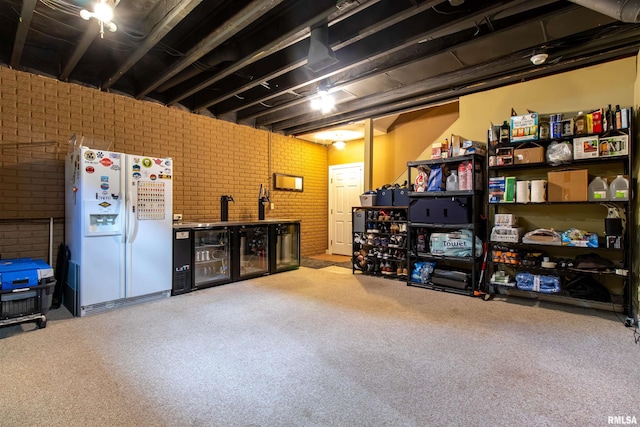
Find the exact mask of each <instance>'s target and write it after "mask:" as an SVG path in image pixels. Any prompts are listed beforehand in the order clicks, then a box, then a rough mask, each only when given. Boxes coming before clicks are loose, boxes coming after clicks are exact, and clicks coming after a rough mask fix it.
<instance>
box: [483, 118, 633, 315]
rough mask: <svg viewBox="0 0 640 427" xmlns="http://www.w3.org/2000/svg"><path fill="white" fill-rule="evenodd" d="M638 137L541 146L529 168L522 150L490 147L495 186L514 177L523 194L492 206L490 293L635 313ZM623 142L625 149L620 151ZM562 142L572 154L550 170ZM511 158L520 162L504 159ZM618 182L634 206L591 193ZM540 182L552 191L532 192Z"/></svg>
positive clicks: (625, 133)
mask: <svg viewBox="0 0 640 427" xmlns="http://www.w3.org/2000/svg"><path fill="white" fill-rule="evenodd" d="M632 137H633V133H632V131H631V129H630V128H627V129H623V130H618V131H613V132H609V133H607V134H605V135H602V134H586V135H579V136H572V135H565V136H562V137H559V138H555V139H554V140H547V139H542V140H538V141H536V146H537V147H540V148H538V150H539V152H540V153H539V155H536V156H535V161H534V162H529V163H522V156H519V155H518V147H519V144H515V143H514V144H509V143H499V144H492V145H490V146H489V155H490V156H491V162H490V165H488V167H487V175H488V177H489V180H490V181H493V182H501V181H502V180H503V179H505V178H507V177H508V178H509V179H511V181H512V183H511V184H510V185H511V186H512V187H513V186H514V185H515V186H516V187H517V190H516V191H515V193H514V195H512V196H509V197H507V198H506V200H505V199H504V197H502V196H501V195H499V196H498V197H495V198H490V201H492V202H494V203H489V205H488V206H489V210H488V215H487V216H488V221H489V233H488V240H489V242H488V253H489V259H488V265H487V275H486V283H487V288H488V289H487V290H488V292H490V293H500V294H506V295H513V296H520V297H528V298H536V299H541V300H546V301H553V302H559V303H566V304H572V305H578V306H581V307H590V308H598V309H603V310H613V311H617V312H627V313H629V312H630V311H631V292H632V291H631V285H632V283H631V282H632V281H631V274H632V272H631V265H632V259H633V256H634V255H633V254H634V248H633V245H632V243H633V240H632V238H633V236H632V234H631V233H634V232H635V226H634V215H635V210H636V207H635V203H634V199H635V197H634V195H633V192H634V189H635V186H636V184H635V178H634V177H633V170H634V165H633V153H632V150H633V143H632V142H631V140H632ZM619 141H626V142H625V143H624V144H620V146H618V145H617V142H619ZM558 143H561V144H564V146H565V148H567V149H568V150H569V151H568V153H569V155H568V156H566V157H565V158H564V159H563V161H562V163H559V164H554V165H552V164H549V163H548V157H549V156H548V155H549V150H550V147H551V148H552V149H557V148H558ZM612 145H615V147H613V146H612ZM571 150H572V151H573V153H572V152H571ZM612 150H619V151H617V152H616V151H612ZM511 151H513V159H514V161H511V160H509V161H506V162H505V161H504V159H502V158H500V156H501V154H502V153H508V154H510V153H511ZM588 153H590V154H589V156H593V157H588V156H587V154H588ZM518 160H520V163H518ZM618 175H623V176H625V177H626V178H627V179H628V181H629V194H628V200H607V199H606V198H607V194H606V193H604V192H603V193H602V194H597V193H596V194H590V192H589V184H590V183H591V182H592V181H593V180H594V179H595V178H596V177H602V179H603V180H608V182H609V185H611V180H612V179H613V178H615V177H616V176H618ZM533 182H538V183H541V184H542V185H546V192H542V191H543V190H542V189H541V187H539V188H538V189H537V190H536V189H533V188H532V186H530V185H529V184H528V183H531V184H533ZM494 187H495V186H494ZM495 188H497V187H495ZM489 191H490V192H492V191H493V190H492V189H490V190H489ZM534 193H538V194H534ZM592 193H593V192H592ZM608 216H609V217H619V218H617V219H616V218H609V219H607V217H608ZM621 228H624V231H622V230H621Z"/></svg>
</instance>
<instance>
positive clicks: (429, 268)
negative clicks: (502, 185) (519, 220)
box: [407, 154, 486, 295]
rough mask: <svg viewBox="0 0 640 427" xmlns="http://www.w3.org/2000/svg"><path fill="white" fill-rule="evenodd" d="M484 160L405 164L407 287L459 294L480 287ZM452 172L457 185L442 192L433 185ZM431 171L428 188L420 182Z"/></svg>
mask: <svg viewBox="0 0 640 427" xmlns="http://www.w3.org/2000/svg"><path fill="white" fill-rule="evenodd" d="M484 164H485V158H484V157H483V156H481V155H477V154H473V155H465V156H457V157H451V158H446V159H435V160H423V161H415V162H408V163H407V166H408V168H409V171H408V178H409V182H410V183H411V182H414V181H415V182H414V187H413V190H414V191H411V192H409V207H408V219H409V222H408V252H407V255H408V266H409V275H408V277H407V284H408V285H410V286H417V287H423V288H428V289H434V290H441V291H448V292H454V293H460V294H465V295H474V294H476V293H477V292H478V291H480V290H481V288H482V286H481V283H480V282H481V275H480V272H481V264H482V255H483V247H484V243H483V239H484V236H485V230H486V221H485V220H484V214H485V209H484V206H485V204H484V202H485V196H484V195H485V192H484V188H485V181H484V167H485V166H484ZM458 170H460V171H461V174H460V175H459V176H458V179H459V180H460V181H459V182H460V183H463V184H462V186H460V185H458V187H453V188H450V189H449V191H447V190H446V187H445V185H444V184H442V185H440V184H439V183H441V182H442V181H443V180H444V179H446V177H447V176H448V175H449V174H450V173H451V172H452V171H456V172H457V171H458ZM433 171H439V172H438V173H439V174H441V178H438V180H439V183H436V184H435V187H434V186H432V187H431V188H429V187H428V186H426V185H423V184H424V181H425V180H427V179H428V178H429V175H430V174H432V173H434V172H433ZM463 180H464V181H463ZM460 187H462V189H460ZM456 188H457V189H456ZM416 190H422V191H416Z"/></svg>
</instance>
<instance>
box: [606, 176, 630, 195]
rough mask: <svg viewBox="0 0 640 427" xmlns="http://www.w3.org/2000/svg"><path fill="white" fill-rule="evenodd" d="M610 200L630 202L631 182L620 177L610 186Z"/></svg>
mask: <svg viewBox="0 0 640 427" xmlns="http://www.w3.org/2000/svg"><path fill="white" fill-rule="evenodd" d="M609 194H610V195H611V196H610V197H609V200H629V180H628V179H627V178H625V177H624V176H622V175H618V176H617V177H616V178H615V179H614V180H613V181H611V185H610V186H609Z"/></svg>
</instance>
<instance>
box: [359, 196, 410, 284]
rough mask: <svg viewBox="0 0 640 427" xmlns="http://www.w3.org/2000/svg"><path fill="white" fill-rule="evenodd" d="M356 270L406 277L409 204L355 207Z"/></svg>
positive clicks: (365, 272) (393, 276)
mask: <svg viewBox="0 0 640 427" xmlns="http://www.w3.org/2000/svg"><path fill="white" fill-rule="evenodd" d="M351 213H352V224H353V263H352V264H353V267H352V272H353V273H356V272H359V273H362V274H368V275H375V276H383V277H387V278H390V279H400V280H405V279H406V277H407V275H408V269H407V207H406V206H357V207H353V208H352V210H351Z"/></svg>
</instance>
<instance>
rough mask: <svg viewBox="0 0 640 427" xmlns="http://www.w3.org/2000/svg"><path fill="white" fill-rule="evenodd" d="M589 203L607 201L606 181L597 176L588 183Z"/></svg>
mask: <svg viewBox="0 0 640 427" xmlns="http://www.w3.org/2000/svg"><path fill="white" fill-rule="evenodd" d="M588 193H589V201H590V202H604V201H607V200H609V184H607V180H605V179H602V178H601V177H599V176H597V177H595V178H594V179H593V181H591V182H590V183H589V188H588Z"/></svg>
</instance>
